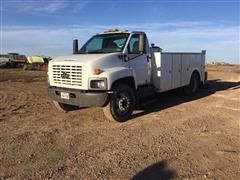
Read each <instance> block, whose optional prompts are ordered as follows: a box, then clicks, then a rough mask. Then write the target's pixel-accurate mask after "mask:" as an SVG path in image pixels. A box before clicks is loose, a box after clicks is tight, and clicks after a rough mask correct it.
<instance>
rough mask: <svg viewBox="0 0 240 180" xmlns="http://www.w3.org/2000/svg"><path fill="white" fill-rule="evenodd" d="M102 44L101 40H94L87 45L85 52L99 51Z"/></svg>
mask: <svg viewBox="0 0 240 180" xmlns="http://www.w3.org/2000/svg"><path fill="white" fill-rule="evenodd" d="M102 44H103V39H102V38H96V39H94V40H93V41H91V42H90V43H89V44H88V45H87V47H86V51H88V50H89V49H91V51H94V50H100V49H102Z"/></svg>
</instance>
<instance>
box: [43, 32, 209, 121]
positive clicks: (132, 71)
mask: <svg viewBox="0 0 240 180" xmlns="http://www.w3.org/2000/svg"><path fill="white" fill-rule="evenodd" d="M205 55H206V51H205V50H203V51H201V52H199V53H187V52H162V50H161V48H159V47H157V46H155V45H154V44H151V46H150V45H149V42H148V39H147V36H146V34H145V33H144V32H139V31H133V32H129V31H119V30H117V29H111V30H108V31H106V32H104V33H100V34H96V35H94V36H93V37H92V38H90V39H89V40H88V41H87V42H86V43H85V44H84V45H83V46H82V47H81V48H80V49H78V41H77V40H74V41H73V55H69V56H62V57H57V58H55V59H53V60H52V61H50V62H49V66H48V81H49V88H48V92H49V94H50V96H51V98H52V99H53V102H54V104H55V105H56V106H57V108H58V109H60V110H62V111H65V112H67V111H72V110H77V109H80V108H82V107H103V112H104V114H105V115H106V117H107V118H108V119H112V120H116V121H118V122H124V121H126V120H128V119H130V118H131V115H132V113H133V111H134V109H135V108H136V107H137V106H138V105H139V102H141V101H142V99H147V97H150V96H154V95H155V94H156V93H161V92H164V91H168V90H171V89H176V88H180V87H183V89H184V92H185V93H186V94H187V95H194V94H195V93H196V92H197V90H198V88H199V87H200V86H201V85H204V84H205V83H206V79H207V73H206V72H205Z"/></svg>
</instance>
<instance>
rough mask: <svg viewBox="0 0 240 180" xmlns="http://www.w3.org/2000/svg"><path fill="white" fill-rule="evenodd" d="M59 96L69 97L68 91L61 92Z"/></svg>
mask: <svg viewBox="0 0 240 180" xmlns="http://www.w3.org/2000/svg"><path fill="white" fill-rule="evenodd" d="M61 98H62V99H69V93H67V92H61Z"/></svg>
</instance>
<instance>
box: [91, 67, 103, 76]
mask: <svg viewBox="0 0 240 180" xmlns="http://www.w3.org/2000/svg"><path fill="white" fill-rule="evenodd" d="M102 72H103V71H102V70H101V69H99V68H95V69H94V73H93V74H94V75H99V74H101V73H102Z"/></svg>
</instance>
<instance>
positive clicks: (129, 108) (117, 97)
mask: <svg viewBox="0 0 240 180" xmlns="http://www.w3.org/2000/svg"><path fill="white" fill-rule="evenodd" d="M113 91H114V94H113V95H112V96H111V97H110V100H109V103H108V105H107V106H105V107H103V112H104V114H105V116H106V117H107V119H109V120H110V121H117V122H125V121H126V120H128V119H130V118H131V116H132V112H133V110H134V108H135V101H136V100H135V99H136V98H135V94H134V91H133V89H132V88H131V87H129V86H128V85H126V84H119V85H117V86H116V87H115V88H113Z"/></svg>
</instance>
